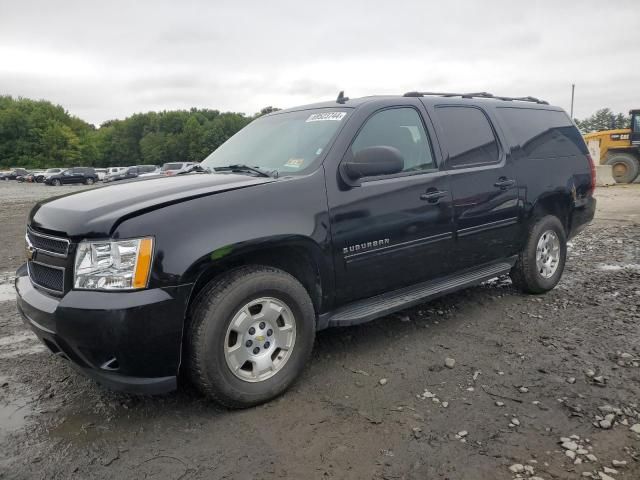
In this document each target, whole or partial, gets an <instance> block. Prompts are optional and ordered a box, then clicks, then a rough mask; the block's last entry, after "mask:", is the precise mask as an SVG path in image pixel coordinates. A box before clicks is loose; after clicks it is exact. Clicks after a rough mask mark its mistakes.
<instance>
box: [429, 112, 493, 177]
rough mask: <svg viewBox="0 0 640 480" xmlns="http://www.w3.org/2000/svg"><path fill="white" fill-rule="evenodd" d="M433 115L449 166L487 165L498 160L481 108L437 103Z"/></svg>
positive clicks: (490, 130)
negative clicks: (439, 129)
mask: <svg viewBox="0 0 640 480" xmlns="http://www.w3.org/2000/svg"><path fill="white" fill-rule="evenodd" d="M436 117H437V119H438V122H439V123H440V125H441V127H442V131H443V140H444V143H445V145H446V147H447V151H448V152H449V158H448V160H447V166H448V167H449V168H465V167H476V166H480V165H490V164H492V163H497V162H498V161H499V160H500V149H499V147H498V141H497V139H496V136H495V134H494V132H493V128H492V127H491V124H490V123H489V119H488V118H487V116H486V115H485V113H484V112H483V111H482V110H480V109H478V108H475V107H465V106H457V105H456V106H437V107H436Z"/></svg>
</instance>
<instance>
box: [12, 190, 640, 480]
mask: <svg viewBox="0 0 640 480" xmlns="http://www.w3.org/2000/svg"><path fill="white" fill-rule="evenodd" d="M639 187H640V186H637V185H631V186H624V187H622V186H621V187H610V188H608V189H600V190H599V191H598V199H599V209H598V213H597V219H596V221H595V222H594V224H593V225H592V226H591V227H589V228H588V229H587V230H586V231H585V232H584V233H583V234H581V235H580V236H579V237H577V238H576V239H574V240H573V241H572V242H571V244H570V252H569V260H568V263H567V269H566V270H565V274H564V277H563V280H562V281H561V283H560V285H559V286H558V287H557V288H556V289H555V290H553V291H551V292H549V293H548V294H546V295H543V296H526V295H522V294H520V293H518V292H516V291H514V290H513V289H512V288H511V285H510V282H509V281H508V279H499V280H496V281H493V282H489V283H487V284H485V285H482V286H479V287H477V288H472V289H469V290H466V291H464V292H461V293H458V294H454V295H451V296H448V297H445V298H442V299H440V300H438V301H434V302H431V303H428V304H424V305H421V306H419V307H416V308H413V309H410V310H407V311H405V312H402V313H400V314H397V315H394V316H391V317H387V318H384V319H380V320H378V321H375V322H372V323H369V324H366V325H361V326H357V327H351V328H343V329H333V330H327V331H324V332H321V333H320V334H319V335H318V341H317V346H316V349H315V351H314V356H313V360H312V362H311V364H310V365H309V368H307V370H306V371H305V373H304V375H303V377H302V379H301V380H300V381H299V382H298V383H297V384H296V385H295V387H294V388H293V389H292V390H290V391H289V392H288V393H287V394H285V395H284V396H283V397H281V398H280V399H278V400H276V401H274V402H271V403H269V404H267V405H264V406H261V407H258V408H253V409H249V410H245V411H240V412H230V411H226V410H224V409H221V408H218V407H216V406H215V405H211V404H210V403H208V402H207V401H205V400H204V399H202V398H201V397H199V396H198V395H197V394H196V393H195V392H194V391H193V390H192V389H191V388H190V387H189V386H188V385H185V386H183V388H182V389H181V390H180V391H179V392H177V393H174V394H171V395H167V396H163V397H153V398H150V397H135V396H127V395H122V394H115V393H111V392H108V391H106V390H103V389H101V388H100V387H98V386H97V385H96V384H94V383H93V382H91V381H89V380H87V379H85V378H83V377H81V376H79V375H77V374H76V373H75V372H74V371H73V370H72V369H70V368H69V366H68V365H67V364H66V363H65V362H64V361H63V360H61V359H59V358H57V357H54V356H52V355H50V354H49V353H47V352H45V350H44V348H43V347H42V346H41V345H40V344H39V343H38V342H37V341H36V339H35V337H34V336H33V335H32V334H31V333H30V332H28V331H27V330H26V329H25V327H23V325H22V323H21V320H20V319H19V317H18V315H17V313H16V309H15V304H14V301H13V291H12V287H11V283H10V282H11V278H12V272H13V271H14V270H15V268H16V267H18V265H19V264H20V263H21V261H22V255H23V253H22V251H23V248H24V247H23V235H24V226H25V217H26V215H27V213H28V211H29V209H30V208H31V206H32V205H33V203H34V202H35V201H37V200H38V199H40V198H45V197H46V196H47V195H50V194H51V193H58V192H60V193H66V192H68V191H75V190H77V189H78V188H79V187H73V186H71V187H63V188H60V189H56V190H54V189H52V188H47V187H44V186H41V185H18V184H15V183H14V182H0V218H2V229H1V230H0V245H2V247H1V249H2V250H1V251H2V255H1V256H0V478H20V479H21V478H43V479H44V478H47V479H49V478H64V479H68V478H70V479H73V478H78V479H86V478H105V479H106V478H118V479H127V478H158V479H164V478H166V479H199V478H207V479H211V478H216V479H218V478H229V479H231V478H233V479H235V478H239V479H271V478H293V479H301V478H304V479H307V478H323V479H324V478H339V479H359V478H363V479H435V478H442V479H491V480H500V479H514V478H529V479H531V480H534V479H535V480H538V478H542V479H572V478H588V476H589V475H590V476H591V478H599V479H604V480H608V479H609V478H614V479H638V478H640V425H638V424H640V413H639V412H640V406H639V405H638V403H639V402H640V367H639V363H638V362H640V341H639V339H640V218H639V217H638V213H639V212H640V188H639ZM80 188H82V187H80ZM634 425H635V427H634ZM634 430H635V431H634Z"/></svg>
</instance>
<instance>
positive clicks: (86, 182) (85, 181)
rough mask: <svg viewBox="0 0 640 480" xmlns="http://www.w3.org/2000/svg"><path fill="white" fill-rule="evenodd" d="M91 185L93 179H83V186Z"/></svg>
mask: <svg viewBox="0 0 640 480" xmlns="http://www.w3.org/2000/svg"><path fill="white" fill-rule="evenodd" d="M93 183H94V182H93V178H91V177H88V178H85V179H84V184H85V185H93Z"/></svg>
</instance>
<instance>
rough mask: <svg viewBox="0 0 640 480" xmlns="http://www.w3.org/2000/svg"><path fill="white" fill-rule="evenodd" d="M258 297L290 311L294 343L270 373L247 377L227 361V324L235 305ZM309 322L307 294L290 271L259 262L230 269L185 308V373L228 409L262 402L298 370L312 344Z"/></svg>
mask: <svg viewBox="0 0 640 480" xmlns="http://www.w3.org/2000/svg"><path fill="white" fill-rule="evenodd" d="M264 296H267V297H272V298H276V299H277V300H279V301H282V302H283V303H285V304H286V305H287V307H288V308H289V309H290V310H291V312H292V314H293V317H294V321H295V328H296V337H295V343H294V344H293V347H292V348H291V352H290V354H289V355H290V356H289V357H288V360H287V361H286V363H284V365H283V366H282V367H281V369H280V370H278V371H277V372H276V373H275V374H274V375H273V376H271V377H270V378H267V379H265V380H262V381H256V382H248V381H245V380H242V379H240V378H238V377H237V376H236V375H235V374H234V373H233V372H232V371H231V368H230V367H229V366H228V365H227V361H226V359H225V353H224V350H225V342H226V338H227V329H228V328H229V325H230V323H231V321H232V319H233V317H234V315H235V314H236V313H237V312H238V311H239V309H241V308H242V307H243V306H244V305H246V304H247V303H248V302H250V301H252V300H255V299H257V298H260V297H264ZM315 326H316V323H315V311H314V308H313V304H312V302H311V299H310V298H309V295H308V293H307V291H306V290H305V288H304V287H303V286H302V285H301V284H300V282H298V281H297V280H296V279H295V278H294V277H293V276H291V275H289V274H288V273H286V272H284V271H282V270H278V269H276V268H272V267H265V266H246V267H241V268H238V269H236V270H232V271H230V272H228V273H226V274H224V275H223V276H222V277H219V278H215V279H214V280H212V281H211V282H210V283H209V284H208V285H207V286H205V287H204V288H203V289H202V291H201V292H200V293H199V294H198V296H197V297H196V299H195V300H194V303H193V305H192V308H191V309H190V317H189V319H188V326H187V335H186V344H185V349H186V352H187V355H186V362H187V365H186V368H187V374H188V375H189V377H190V378H191V381H192V382H193V383H194V384H195V386H196V387H197V388H198V389H199V390H200V391H201V392H202V393H203V394H205V395H206V396H207V397H209V398H211V399H213V400H215V401H216V402H218V403H220V404H222V405H224V406H226V407H228V408H246V407H251V406H254V405H258V404H261V403H264V402H266V401H269V400H272V399H273V398H275V397H277V396H278V395H280V394H281V393H283V392H284V391H285V390H286V389H287V388H289V386H291V384H292V383H293V382H294V381H295V380H296V379H297V378H298V376H299V375H300V373H301V372H302V370H303V369H304V366H305V364H306V362H307V360H308V359H309V357H310V355H311V351H312V349H313V342H314V339H315Z"/></svg>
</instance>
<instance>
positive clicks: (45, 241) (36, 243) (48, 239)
mask: <svg viewBox="0 0 640 480" xmlns="http://www.w3.org/2000/svg"><path fill="white" fill-rule="evenodd" d="M27 239H28V240H29V242H31V245H33V247H34V248H35V249H37V250H40V251H42V252H46V253H49V254H51V255H55V256H57V257H66V256H67V255H68V254H69V240H67V239H66V238H59V237H52V236H51V235H45V234H43V233H38V232H34V231H33V230H31V229H30V228H27Z"/></svg>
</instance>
